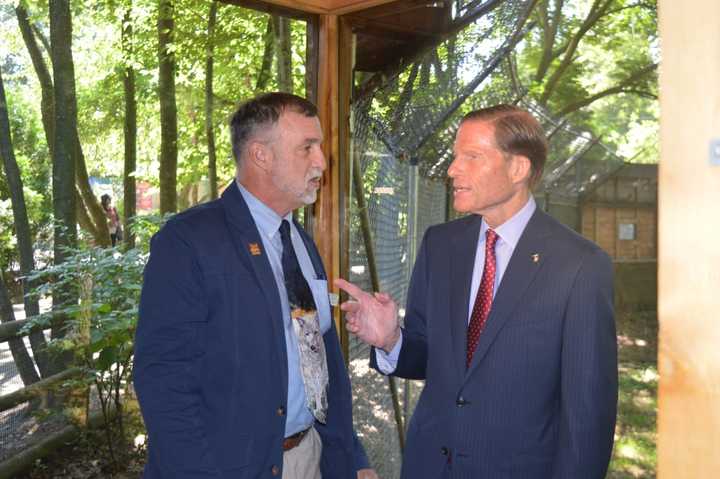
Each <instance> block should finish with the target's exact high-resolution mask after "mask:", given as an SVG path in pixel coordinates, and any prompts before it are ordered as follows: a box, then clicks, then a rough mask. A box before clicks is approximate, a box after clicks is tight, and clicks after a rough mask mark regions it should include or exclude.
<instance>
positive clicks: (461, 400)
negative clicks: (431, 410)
mask: <svg viewBox="0 0 720 479" xmlns="http://www.w3.org/2000/svg"><path fill="white" fill-rule="evenodd" d="M455 404H456V405H457V407H463V406H466V405H468V404H470V403H469V402H468V401H467V400H466V399H465V398H464V397H462V396H458V398H457V401H455Z"/></svg>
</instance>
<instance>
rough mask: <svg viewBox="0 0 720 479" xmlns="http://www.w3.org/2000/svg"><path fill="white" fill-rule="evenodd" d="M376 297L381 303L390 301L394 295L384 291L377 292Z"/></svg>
mask: <svg viewBox="0 0 720 479" xmlns="http://www.w3.org/2000/svg"><path fill="white" fill-rule="evenodd" d="M375 299H377V300H378V301H380V302H381V303H389V302H390V301H392V297H391V296H390V295H389V294H387V293H382V292H378V293H375Z"/></svg>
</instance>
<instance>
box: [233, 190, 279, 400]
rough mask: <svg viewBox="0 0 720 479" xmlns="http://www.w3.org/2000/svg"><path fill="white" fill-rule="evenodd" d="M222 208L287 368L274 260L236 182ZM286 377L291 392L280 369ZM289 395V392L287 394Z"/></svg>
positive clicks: (276, 346) (277, 348)
mask: <svg viewBox="0 0 720 479" xmlns="http://www.w3.org/2000/svg"><path fill="white" fill-rule="evenodd" d="M222 204H223V207H224V209H225V217H226V218H227V222H228V229H229V231H230V236H231V238H232V241H233V245H234V246H235V249H236V250H237V253H238V257H240V259H241V261H242V262H243V263H245V264H246V265H250V269H251V270H252V271H253V273H254V275H255V279H256V280H257V282H258V284H259V286H260V291H262V293H263V297H264V299H265V303H266V306H267V309H268V311H270V316H271V321H272V328H273V338H274V339H275V344H274V346H275V351H276V352H277V353H278V354H279V356H280V357H279V359H280V361H281V363H280V364H287V347H286V345H285V328H284V325H283V317H282V311H281V306H280V305H281V304H282V303H281V302H280V293H279V292H278V289H277V284H276V283H275V276H274V275H273V272H272V268H271V266H270V260H269V259H268V257H267V253H266V252H265V251H264V249H265V246H264V244H263V242H262V239H261V238H260V233H259V232H258V229H257V226H256V225H255V221H254V220H253V218H252V215H251V214H250V209H249V208H248V206H247V203H245V200H244V199H243V197H242V195H241V194H240V190H239V189H238V187H237V185H236V184H235V183H234V182H233V183H232V184H231V185H230V186H229V187H227V188H226V189H225V191H224V192H223V195H222ZM280 370H281V371H282V374H283V379H282V381H281V383H282V384H283V385H284V388H285V389H287V367H283V368H280ZM285 395H287V390H285Z"/></svg>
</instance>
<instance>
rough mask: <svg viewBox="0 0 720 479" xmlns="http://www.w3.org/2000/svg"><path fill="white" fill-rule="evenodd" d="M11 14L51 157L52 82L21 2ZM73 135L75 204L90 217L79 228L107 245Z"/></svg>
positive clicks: (97, 205)
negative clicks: (34, 80)
mask: <svg viewBox="0 0 720 479" xmlns="http://www.w3.org/2000/svg"><path fill="white" fill-rule="evenodd" d="M15 14H16V16H17V19H18V24H19V25H20V31H21V32H22V36H23V40H24V41H25V46H26V47H27V50H28V53H29V54H30V58H31V60H32V63H33V67H34V69H35V73H36V74H37V76H38V80H39V82H40V90H41V92H42V99H41V101H40V111H41V115H42V122H43V129H44V130H45V140H46V141H47V144H48V149H49V150H50V156H53V148H54V145H53V142H54V137H55V131H54V130H55V124H54V118H55V100H54V93H53V81H52V78H51V77H50V72H49V70H48V68H47V65H46V64H45V59H44V58H43V56H42V53H41V51H40V47H39V45H38V44H37V41H36V39H35V35H34V33H33V32H34V31H35V29H34V28H33V27H32V26H31V25H30V21H29V15H28V12H27V10H26V9H25V8H24V7H23V6H22V5H18V6H17V8H16V9H15ZM74 135H75V138H74V143H75V146H74V151H73V157H74V161H75V163H76V172H77V177H76V178H75V181H76V182H77V184H78V188H79V190H80V193H81V197H82V201H81V202H79V203H78V204H77V207H78V208H83V209H86V210H87V211H86V213H85V216H88V217H91V218H92V221H91V222H88V223H84V224H83V225H82V227H83V228H84V229H86V230H87V231H88V232H89V233H90V234H91V235H92V237H93V239H94V240H95V242H96V243H97V244H99V245H102V246H109V245H110V233H109V232H108V228H107V219H106V217H105V212H104V211H103V209H102V207H101V206H100V203H99V202H98V200H97V198H96V197H95V195H94V194H93V192H92V189H91V188H90V181H89V179H88V174H87V167H86V165H85V157H84V155H83V151H82V146H81V144H80V138H79V137H78V135H77V128H75V134H74Z"/></svg>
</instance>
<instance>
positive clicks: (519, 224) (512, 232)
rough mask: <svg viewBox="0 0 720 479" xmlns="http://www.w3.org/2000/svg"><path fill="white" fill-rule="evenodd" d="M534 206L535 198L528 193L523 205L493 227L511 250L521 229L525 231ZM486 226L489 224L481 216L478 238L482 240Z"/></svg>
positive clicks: (518, 239)
mask: <svg viewBox="0 0 720 479" xmlns="http://www.w3.org/2000/svg"><path fill="white" fill-rule="evenodd" d="M535 208H536V205H535V198H533V197H532V195H530V198H529V199H528V201H527V203H525V206H523V207H522V208H520V211H518V212H517V213H515V214H514V215H513V216H512V217H510V219H509V220H507V221H506V222H505V223H503V224H501V225H500V226H498V227H497V228H494V230H495V232H496V233H497V234H498V236H499V237H500V239H501V240H502V241H503V242H505V243H507V244H508V245H510V247H511V248H512V249H513V250H514V249H515V246H517V244H518V241H520V236H522V234H523V231H525V227H526V226H527V224H528V222H529V221H530V218H531V217H532V215H533V213H534V212H535ZM488 228H489V226H488V224H487V223H486V222H485V218H483V220H482V225H481V226H480V238H482V240H483V241H484V240H485V232H486V231H487V230H488Z"/></svg>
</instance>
